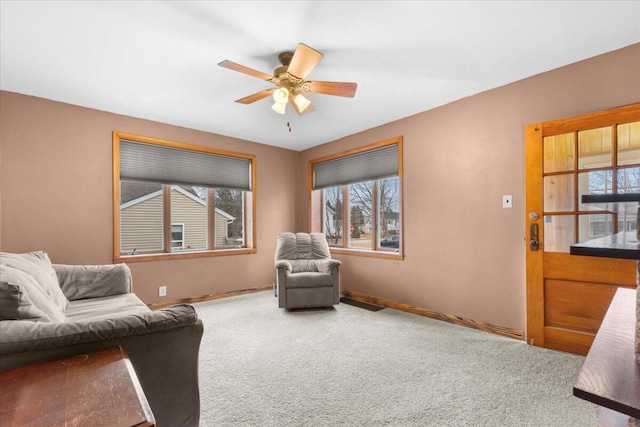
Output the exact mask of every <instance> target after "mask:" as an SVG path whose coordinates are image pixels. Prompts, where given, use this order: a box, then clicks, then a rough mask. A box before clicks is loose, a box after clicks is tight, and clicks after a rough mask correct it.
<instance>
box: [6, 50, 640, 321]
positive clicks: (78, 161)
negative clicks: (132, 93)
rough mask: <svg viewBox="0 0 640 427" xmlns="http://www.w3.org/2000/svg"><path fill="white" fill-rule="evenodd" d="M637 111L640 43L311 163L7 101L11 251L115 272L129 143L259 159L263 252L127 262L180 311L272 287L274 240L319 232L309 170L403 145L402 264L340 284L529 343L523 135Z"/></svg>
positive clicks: (376, 262)
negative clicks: (397, 139)
mask: <svg viewBox="0 0 640 427" xmlns="http://www.w3.org/2000/svg"><path fill="white" fill-rule="evenodd" d="M532 59H534V58H532ZM635 102H640V44H637V45H634V46H631V47H628V48H626V49H622V50H619V51H615V52H611V53H609V54H606V55H603V56H600V57H596V58H593V59H590V60H587V61H583V62H580V63H577V64H573V65H571V66H568V67H563V68H560V69H557V70H554V71H552V72H548V73H545V74H542V75H538V76H535V77H532V78H529V79H526V80H523V81H520V82H517V83H514V84H511V85H508V86H504V87H501V88H498V89H495V90H492V91H488V92H485V93H482V94H479V95H476V96H472V97H469V98H466V99H463V100H460V101H458V102H454V103H451V104H449V105H446V106H443V107H441V108H437V109H434V110H430V111H427V112H424V113H421V114H418V115H415V116H412V117H409V118H406V119H403V120H399V121H396V122H393V123H390V124H387V125H385V126H381V127H378V128H374V129H371V130H368V131H366V132H363V133H360V134H356V135H352V136H349V137H347V138H344V139H341V140H339V141H335V142H332V143H330V144H325V145H323V146H320V147H316V148H314V149H310V150H307V151H304V152H302V153H296V152H293V151H290V150H284V149H278V148H274V147H269V146H266V145H261V144H255V143H251V142H247V141H242V140H237V139H233V138H227V137H223V136H219V135H215V134H210V133H205V132H199V131H194V130H189V129H185V128H180V127H175V126H170V125H165V124H161V123H156V122H151V121H146V120H140V119H135V118H131V117H125V116H120V115H116V114H109V113H104V112H100V111H96V110H91V109H86V108H82V107H77V106H72V105H68V104H61V103H57V102H52V101H47V100H44V99H39V98H33V97H28V96H23V95H18V94H13V93H8V92H0V112H1V114H0V159H1V161H2V163H1V169H0V194H1V196H2V200H1V201H0V202H1V206H2V212H1V215H0V221H1V223H0V224H1V227H0V232H1V234H0V235H1V240H0V248H2V250H3V251H7V252H23V251H30V250H40V249H42V250H46V251H47V252H49V253H50V255H51V258H52V259H53V261H54V262H57V263H70V264H101V263H110V262H111V257H112V253H113V250H112V246H113V240H112V178H111V174H112V172H111V155H112V148H111V132H112V131H114V130H117V131H122V132H128V133H133V134H139V135H145V136H150V137H155V138H161V139H168V140H173V141H181V142H187V143H191V144H197V145H204V146H209V147H215V148H220V149H225V150H231V151H237V152H244V153H251V154H255V155H256V156H257V173H258V180H257V182H258V183H257V191H258V195H257V233H258V235H257V245H258V253H257V254H255V255H242V256H225V257H217V258H199V259H185V260H175V261H165V262H145V263H135V264H130V266H131V268H132V270H133V275H134V288H135V291H136V292H137V293H138V294H139V295H140V296H141V297H142V298H143V299H144V300H145V301H146V302H147V303H153V302H157V301H159V300H160V299H159V298H158V297H157V286H159V285H166V286H168V295H167V299H169V300H170V299H176V298H183V297H191V296H193V297H195V296H201V295H207V294H215V293H220V292H226V291H231V290H239V289H245V288H250V287H255V286H266V285H270V284H271V282H272V281H273V276H274V273H273V253H274V250H275V239H276V236H277V233H278V232H280V231H285V230H290V231H293V230H305V229H307V228H308V205H307V204H308V194H307V162H308V161H309V160H310V159H312V158H316V157H320V156H323V155H326V154H332V153H335V152H339V151H343V150H345V149H348V148H354V147H359V146H362V145H366V144H370V143H372V142H376V141H380V140H383V139H386V138H390V137H393V136H397V135H402V136H403V137H404V166H405V169H404V171H405V173H404V178H405V179H404V221H405V222H404V226H405V230H406V232H405V236H404V237H405V239H404V245H405V254H406V259H405V260H404V261H392V260H381V259H373V258H362V257H354V256H340V257H339V258H340V259H341V260H342V261H343V269H342V272H343V284H344V287H345V288H346V289H349V290H352V291H356V292H360V293H363V294H367V295H371V296H377V297H382V298H388V299H391V300H394V301H398V302H403V303H407V304H411V305H414V306H419V307H423V308H428V309H432V310H435V311H438V312H442V313H449V314H456V315H460V316H464V317H466V318H469V319H473V320H477V321H483V322H489V323H493V324H495V325H499V326H504V327H509V328H515V329H519V330H524V327H525V265H524V263H525V246H524V237H525V236H524V216H525V212H524V207H523V206H524V200H523V197H524V149H523V127H524V126H525V125H526V124H529V123H533V122H538V121H545V120H552V119H558V118H563V117H568V116H574V115H578V114H582V113H588V112H593V111H599V110H602V109H607V108H612V107H617V106H621V105H625V104H631V103H635ZM503 194H512V195H513V205H514V207H513V209H502V207H501V205H502V195H503ZM247 266H249V268H247Z"/></svg>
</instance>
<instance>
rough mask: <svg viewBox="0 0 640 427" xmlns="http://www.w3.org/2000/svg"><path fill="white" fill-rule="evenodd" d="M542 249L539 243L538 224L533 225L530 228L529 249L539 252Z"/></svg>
mask: <svg viewBox="0 0 640 427" xmlns="http://www.w3.org/2000/svg"><path fill="white" fill-rule="evenodd" d="M539 247H540V243H539V242H538V224H531V227H529V249H531V250H532V251H537V250H538V248H539Z"/></svg>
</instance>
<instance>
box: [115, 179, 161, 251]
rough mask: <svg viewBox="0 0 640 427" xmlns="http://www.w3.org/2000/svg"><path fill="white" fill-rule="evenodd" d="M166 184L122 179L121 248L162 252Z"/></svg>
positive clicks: (122, 249)
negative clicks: (163, 198) (163, 186)
mask: <svg viewBox="0 0 640 427" xmlns="http://www.w3.org/2000/svg"><path fill="white" fill-rule="evenodd" d="M162 206H163V203H162V184H156V183H148V182H137V181H125V180H121V181H120V251H121V252H122V253H124V254H132V253H133V252H134V251H135V253H140V252H148V251H153V252H162V251H163V250H164V237H163V218H164V215H163V207H162Z"/></svg>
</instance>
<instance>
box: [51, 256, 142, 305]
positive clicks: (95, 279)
mask: <svg viewBox="0 0 640 427" xmlns="http://www.w3.org/2000/svg"><path fill="white" fill-rule="evenodd" d="M53 269H54V270H55V272H56V275H57V276H58V282H59V283H60V288H61V289H62V292H63V293H64V295H65V296H66V297H67V299H68V300H69V301H73V300H78V299H85V298H100V297H107V296H111V295H120V294H128V293H130V292H131V270H130V269H129V267H128V266H127V265H126V264H114V265H62V264H53Z"/></svg>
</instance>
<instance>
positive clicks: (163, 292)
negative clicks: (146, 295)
mask: <svg viewBox="0 0 640 427" xmlns="http://www.w3.org/2000/svg"><path fill="white" fill-rule="evenodd" d="M158 296H159V297H166V296H167V287H166V286H160V287H159V288H158Z"/></svg>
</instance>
